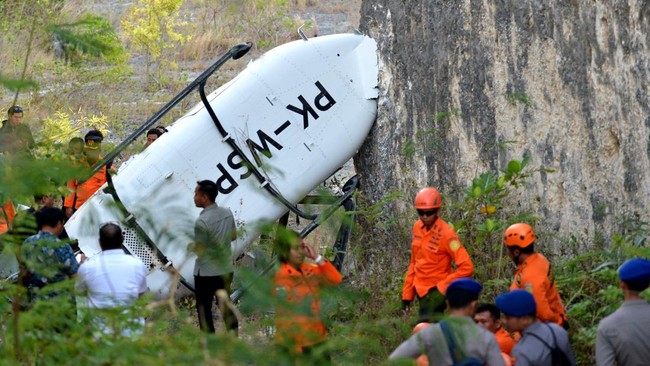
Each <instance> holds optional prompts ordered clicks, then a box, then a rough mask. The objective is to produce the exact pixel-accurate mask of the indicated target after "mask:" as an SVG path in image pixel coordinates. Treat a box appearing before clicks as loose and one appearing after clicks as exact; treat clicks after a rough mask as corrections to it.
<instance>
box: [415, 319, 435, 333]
mask: <svg viewBox="0 0 650 366" xmlns="http://www.w3.org/2000/svg"><path fill="white" fill-rule="evenodd" d="M429 324H431V323H427V322H420V323H418V324H417V325H416V326H415V328H413V334H415V333H417V332H419V331H421V330H422V329H424V328H426V327H428V326H429Z"/></svg>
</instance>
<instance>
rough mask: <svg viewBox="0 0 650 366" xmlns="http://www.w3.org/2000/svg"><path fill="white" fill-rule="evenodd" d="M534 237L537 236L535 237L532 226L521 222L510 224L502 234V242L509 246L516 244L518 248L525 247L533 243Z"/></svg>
mask: <svg viewBox="0 0 650 366" xmlns="http://www.w3.org/2000/svg"><path fill="white" fill-rule="evenodd" d="M535 239H537V237H535V232H534V231H533V228H532V227H531V226H530V225H528V224H524V223H521V222H520V223H517V224H514V225H510V227H508V228H507V229H506V232H505V234H504V236H503V242H504V243H505V244H506V246H509V247H511V246H518V247H520V248H526V247H528V246H529V245H531V244H532V243H534V242H535Z"/></svg>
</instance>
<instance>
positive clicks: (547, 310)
mask: <svg viewBox="0 0 650 366" xmlns="http://www.w3.org/2000/svg"><path fill="white" fill-rule="evenodd" d="M546 274H547V271H543V268H540V267H535V268H530V267H529V268H528V270H527V271H524V272H523V273H522V276H521V286H523V287H522V288H523V289H525V290H528V291H531V290H532V294H533V297H534V298H535V305H536V306H537V318H538V319H539V320H541V321H544V322H554V323H558V324H560V322H561V319H560V314H556V313H554V312H553V310H552V309H551V304H549V303H548V298H547V295H548V292H549V291H551V286H552V284H551V281H550V280H549V278H548V276H547V275H546Z"/></svg>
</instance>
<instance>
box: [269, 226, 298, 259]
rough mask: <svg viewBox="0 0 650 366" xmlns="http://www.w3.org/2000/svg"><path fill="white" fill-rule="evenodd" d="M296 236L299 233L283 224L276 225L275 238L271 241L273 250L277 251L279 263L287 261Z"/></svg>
mask: <svg viewBox="0 0 650 366" xmlns="http://www.w3.org/2000/svg"><path fill="white" fill-rule="evenodd" d="M298 238H300V234H298V232H297V231H295V230H291V229H287V228H286V227H284V226H280V227H278V231H277V233H276V234H275V240H274V241H273V250H274V251H275V253H277V255H278V260H279V261H280V262H281V263H287V262H288V261H289V255H291V253H290V252H291V247H292V246H293V244H294V243H295V242H296V239H298Z"/></svg>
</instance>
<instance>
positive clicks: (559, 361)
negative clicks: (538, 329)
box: [528, 323, 573, 366]
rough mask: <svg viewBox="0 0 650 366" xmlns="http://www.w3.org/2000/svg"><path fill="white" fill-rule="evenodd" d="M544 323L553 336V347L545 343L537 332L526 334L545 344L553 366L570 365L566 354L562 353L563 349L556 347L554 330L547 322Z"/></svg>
mask: <svg viewBox="0 0 650 366" xmlns="http://www.w3.org/2000/svg"><path fill="white" fill-rule="evenodd" d="M544 324H545V325H546V326H547V327H548V330H550V331H551V335H552V336H553V347H551V345H550V344H548V343H546V342H545V341H544V340H543V339H542V338H541V337H540V336H538V335H537V334H533V333H528V334H529V335H531V336H533V337H535V338H537V339H538V340H539V341H540V342H542V344H543V345H544V346H546V348H548V349H549V350H551V363H552V364H553V366H572V365H573V363H571V361H570V360H569V356H567V354H566V353H564V351H562V350H561V349H560V347H558V345H557V338H556V337H555V332H554V331H553V328H551V326H550V325H548V323H544Z"/></svg>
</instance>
